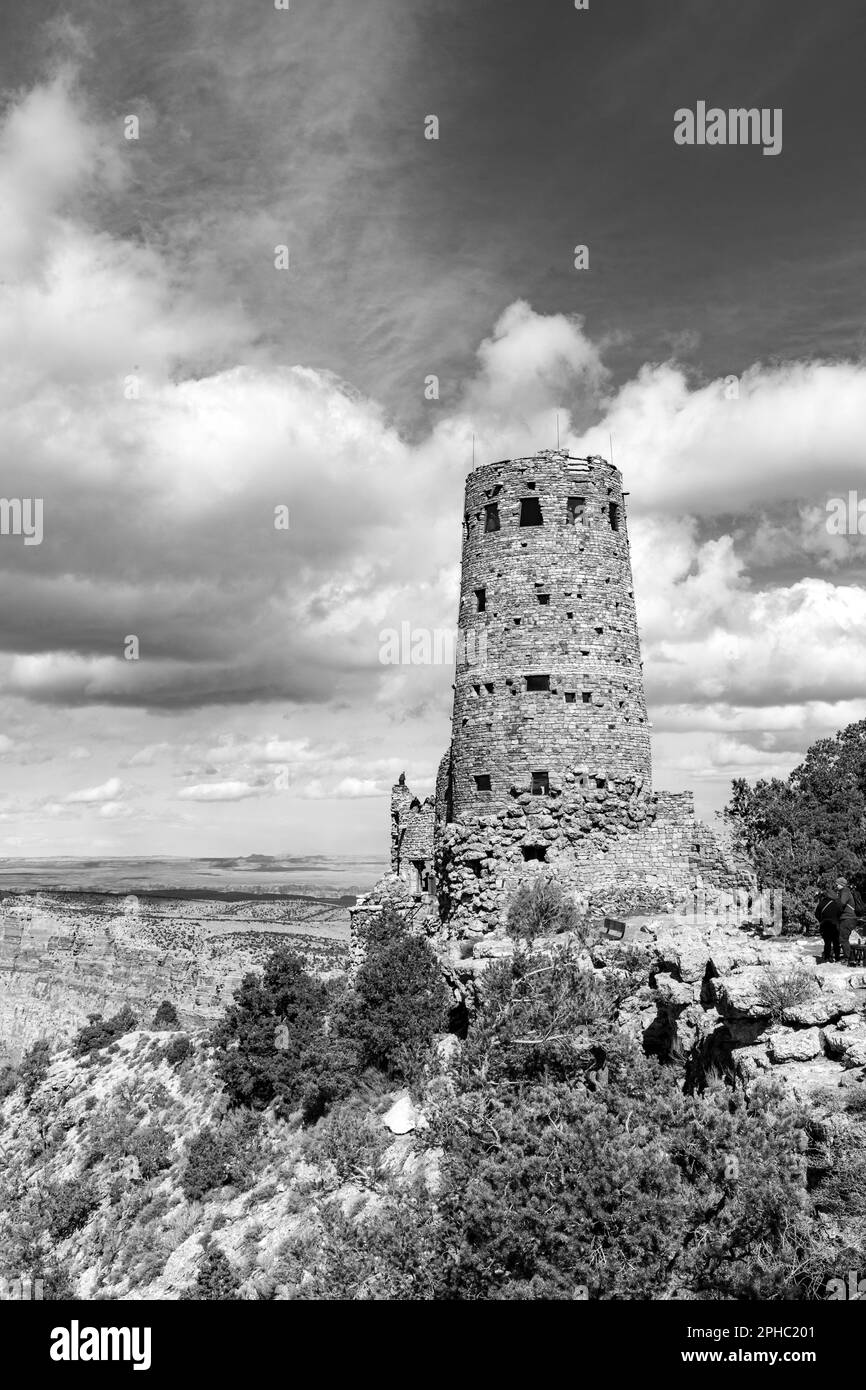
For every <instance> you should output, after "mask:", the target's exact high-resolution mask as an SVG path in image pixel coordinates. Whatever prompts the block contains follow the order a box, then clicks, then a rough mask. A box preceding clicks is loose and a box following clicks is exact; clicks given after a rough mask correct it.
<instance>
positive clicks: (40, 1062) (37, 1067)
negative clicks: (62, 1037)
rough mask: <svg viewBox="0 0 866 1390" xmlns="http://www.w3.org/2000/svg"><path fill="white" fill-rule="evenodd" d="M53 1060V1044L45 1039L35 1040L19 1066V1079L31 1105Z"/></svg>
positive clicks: (23, 1093) (26, 1099)
mask: <svg viewBox="0 0 866 1390" xmlns="http://www.w3.org/2000/svg"><path fill="white" fill-rule="evenodd" d="M50 1062H51V1045H50V1043H48V1042H46V1041H45V1040H44V1039H40V1040H39V1041H38V1042H35V1043H34V1044H33V1046H32V1047H31V1048H30V1049H29V1050H28V1051H27V1052H25V1054H24V1056H23V1057H22V1059H21V1065H20V1066H19V1068H18V1081H19V1083H20V1086H21V1092H22V1095H23V1096H24V1099H25V1101H26V1102H27V1104H28V1105H29V1104H30V1102H31V1100H32V1099H33V1096H34V1094H35V1092H36V1090H37V1087H39V1086H40V1085H41V1084H42V1082H43V1081H44V1080H45V1077H46V1076H47V1074H48V1067H49V1065H50Z"/></svg>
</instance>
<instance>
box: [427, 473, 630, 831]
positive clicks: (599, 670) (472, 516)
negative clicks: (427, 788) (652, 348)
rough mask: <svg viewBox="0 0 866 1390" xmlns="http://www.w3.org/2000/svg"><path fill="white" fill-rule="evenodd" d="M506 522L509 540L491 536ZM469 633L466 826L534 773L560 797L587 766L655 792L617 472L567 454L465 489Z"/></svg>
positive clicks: (464, 714) (455, 748) (461, 738)
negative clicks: (572, 774) (569, 776)
mask: <svg viewBox="0 0 866 1390" xmlns="http://www.w3.org/2000/svg"><path fill="white" fill-rule="evenodd" d="M492 508H495V517H494V520H489V519H488V518H489V517H491V516H493V514H492V513H491V509H492ZM539 517H540V519H541V520H540V524H521V518H523V521H524V523H529V522H537V521H538V518H539ZM494 521H495V522H498V528H499V529H492V530H491V529H487V528H488V527H490V526H491V525H492V524H494ZM458 625H459V629H460V636H461V640H460V642H458V664H457V672H456V680H455V689H454V713H453V728H452V756H453V771H452V795H453V815H454V816H455V817H459V816H460V815H461V814H464V813H470V814H477V815H483V814H485V813H487V812H495V811H502V810H505V809H506V808H507V807H508V805H509V804H510V799H511V797H512V796H513V795H514V794H515V792H516V793H518V794H519V793H521V792H523V791H528V790H529V789H530V786H531V779H532V774H533V773H534V772H543V773H546V774H547V775H548V777H549V778H550V780H551V783H553V782H554V781H557V782H559V783H560V784H561V783H562V781H563V779H564V778H565V775H566V773H567V772H569V771H570V770H571V769H572V768H574V766H575V765H576V764H581V765H583V766H584V767H585V769H586V773H587V776H588V777H589V778H591V779H622V778H624V777H628V778H631V779H634V780H642V781H643V782H644V783H645V784H646V785H647V786H648V785H649V782H650V776H651V765H650V739H649V727H648V724H647V714H646V704H645V699H644V692H643V679H642V675H641V660H640V644H639V639H638V630H637V619H636V615H635V604H634V592H633V587H632V578H631V565H630V561H629V550H628V534H627V529H626V516H625V505H624V499H623V492H622V482H621V478H620V475H619V472H618V471H617V469H615V468H613V467H612V466H611V465H610V464H608V463H606V462H605V461H604V460H603V459H593V460H591V461H589V462H585V461H581V460H575V459H570V458H569V456H568V454H567V453H566V452H560V451H550V452H544V453H540V454H537V455H535V456H534V457H531V458H523V459H515V460H511V461H506V462H502V463H493V464H486V465H484V466H482V467H480V468H477V469H476V470H475V471H474V472H473V473H472V474H471V475H470V477H469V479H468V480H467V483H466V504H465V514H464V525H463V560H462V578H461V591H460V611H459V619H458ZM545 678H546V679H545ZM533 685H546V686H547V687H549V688H545V689H533V688H532V686H533ZM479 777H480V778H482V779H486V778H489V789H487V782H486V781H483V780H482V782H481V783H480V784H479V783H478V782H477V780H476V779H478V778H479Z"/></svg>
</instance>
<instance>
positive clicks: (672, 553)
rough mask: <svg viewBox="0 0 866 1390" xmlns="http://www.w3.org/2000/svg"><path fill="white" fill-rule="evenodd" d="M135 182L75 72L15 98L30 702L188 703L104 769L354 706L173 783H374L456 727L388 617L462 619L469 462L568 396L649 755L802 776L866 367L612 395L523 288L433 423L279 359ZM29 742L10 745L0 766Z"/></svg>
mask: <svg viewBox="0 0 866 1390" xmlns="http://www.w3.org/2000/svg"><path fill="white" fill-rule="evenodd" d="M109 137H110V138H109ZM129 176H130V175H129V170H128V167H127V165H126V164H124V162H123V161H122V160H121V159H120V157H119V155H118V153H117V132H116V131H114V132H113V133H111V132H107V131H106V128H105V127H104V126H103V125H101V124H100V123H99V122H98V121H97V120H96V119H95V118H94V116H93V115H92V113H91V112H89V110H88V108H87V106H86V103H85V102H84V100H83V98H82V96H81V94H80V93H79V92H78V91H77V89H76V85H75V82H74V80H73V78H72V77H71V76H70V74H69V73H60V74H59V75H57V76H55V77H54V78H53V79H52V80H51V81H50V82H47V83H45V84H44V85H43V86H41V87H38V88H36V89H35V90H34V91H33V92H31V93H30V94H27V95H25V96H23V97H22V98H21V99H20V100H19V101H18V102H16V103H13V104H12V105H11V106H10V107H9V108H8V110H7V112H6V115H5V118H4V122H3V124H2V127H0V192H2V194H3V198H4V206H5V208H6V212H7V214H8V215H7V219H6V222H5V224H4V229H3V231H2V233H0V269H2V272H3V273H2V274H0V281H2V283H0V448H2V450H3V455H4V459H5V460H7V461H8V469H7V471H6V473H5V475H4V491H5V492H6V494H7V495H10V496H15V495H18V496H22V497H26V496H33V495H39V496H41V497H42V498H43V499H44V508H45V510H44V540H43V543H42V544H41V545H40V546H39V547H28V548H26V549H25V548H24V547H23V546H21V545H17V544H16V538H15V537H8V538H6V539H5V540H4V544H3V547H2V550H0V571H2V574H3V578H4V580H5V581H6V583H7V584H8V585H9V586H10V587H12V588H14V591H15V594H16V602H15V604H14V605H11V604H7V605H4V606H3V608H2V610H0V697H2V698H4V699H5V700H6V701H8V702H9V705H10V707H11V708H19V707H23V708H27V709H39V708H40V707H43V712H44V714H45V718H46V719H48V718H51V717H52V710H53V709H55V708H62V709H64V710H67V711H70V712H73V713H75V714H76V715H78V714H81V715H82V717H83V716H85V715H86V714H87V713H88V712H89V711H91V710H92V709H95V710H96V714H95V715H94V716H93V717H94V720H95V721H96V722H95V723H94V724H93V725H90V726H88V725H87V724H82V725H81V727H80V728H79V729H77V732H76V734H75V737H76V738H84V739H86V740H87V743H86V744H82V745H79V748H87V747H89V746H90V743H91V742H92V740H93V739H94V738H95V737H98V734H99V723H98V721H99V719H100V718H101V715H100V711H103V710H105V709H106V708H110V709H111V710H112V712H113V714H114V715H115V716H116V717H117V718H118V719H121V718H122V717H125V716H126V715H135V716H137V717H138V716H139V715H140V716H141V718H142V719H143V718H144V715H143V714H142V713H141V712H147V714H148V716H150V715H151V714H152V715H154V716H158V718H159V719H164V720H172V719H176V720H177V721H178V722H177V724H176V725H172V732H171V734H170V735H169V736H166V737H162V736H161V735H162V730H156V729H154V728H152V727H151V724H152V723H154V722H155V720H152V721H151V724H149V725H148V735H147V736H146V737H145V736H143V735H142V736H137V735H136V734H135V727H134V726H133V725H132V724H126V723H124V724H123V728H124V730H125V731H128V732H130V733H131V742H130V743H129V744H128V745H127V746H126V747H125V748H124V749H123V751H122V755H120V754H119V755H118V758H117V761H115V762H114V763H113V764H112V766H113V767H116V766H118V765H119V766H128V767H137V768H141V769H143V770H144V772H145V773H146V772H147V770H148V769H153V768H155V767H156V765H157V764H158V762H159V761H160V759H162V758H163V757H165V759H166V761H169V760H171V759H172V758H174V757H175V756H176V754H177V752H178V750H179V749H184V750H185V749H187V748H188V747H189V746H190V742H191V740H190V733H189V729H188V727H186V726H184V724H183V720H184V718H185V716H186V715H187V713H190V714H192V715H194V714H196V713H197V712H200V711H201V710H202V709H211V708H213V707H215V706H223V707H225V708H226V709H239V710H242V711H243V710H244V709H248V710H250V711H253V710H255V711H256V714H257V715H261V712H262V710H265V711H267V710H269V709H271V708H273V707H275V706H292V705H294V706H298V707H302V708H303V710H304V712H305V715H307V716H310V712H311V711H314V710H315V709H317V708H319V709H321V710H322V711H323V712H324V713H323V716H322V717H323V719H325V718H327V717H328V712H332V711H334V710H337V709H339V710H341V711H342V719H343V721H344V722H343V724H342V729H343V730H344V731H345V730H346V729H349V730H350V731H351V733H352V735H353V736H354V735H355V733H356V730H357V731H358V737H357V739H356V741H355V743H354V744H352V743H348V744H347V743H346V742H342V743H341V742H338V741H337V740H336V739H334V740H331V741H329V740H327V739H326V738H322V739H320V740H317V739H315V738H312V739H311V738H307V737H301V736H298V737H296V736H294V735H292V736H289V737H287V736H285V735H284V734H283V733H281V732H272V733H270V734H267V733H264V732H258V731H256V732H251V733H250V734H249V735H248V736H244V735H241V734H236V733H233V734H232V735H231V736H230V737H229V738H228V739H227V740H226V741H224V742H222V743H214V742H213V741H212V740H208V741H207V743H206V746H203V743H204V741H202V740H198V742H197V746H196V747H195V748H194V750H193V752H192V753H191V754H190V755H189V759H188V761H186V762H183V763H180V764H179V766H183V767H186V768H188V769H192V770H191V771H190V772H188V774H185V775H188V776H191V777H192V778H193V779H194V780H193V781H192V782H191V784H190V785H187V786H184V787H183V788H181V789H180V790H178V791H177V792H176V793H175V797H176V799H177V800H179V801H200V802H208V801H210V802H219V801H239V800H250V801H252V800H254V799H257V798H262V797H265V796H268V795H273V794H276V793H277V792H281V791H287V792H288V793H290V794H291V796H293V797H297V798H299V799H307V800H317V799H327V798H333V799H336V800H347V801H348V800H354V799H364V798H368V797H376V796H381V795H383V794H384V792H385V791H386V789H387V787H388V786H389V785H390V783H391V781H393V780H394V778H395V777H396V775H397V773H398V772H399V771H400V770H402V765H403V762H404V759H403V757H402V756H401V755H400V752H399V751H397V752H396V753H395V755H394V756H393V757H392V756H390V751H391V750H390V747H383V743H384V741H385V740H386V739H389V738H391V739H393V730H394V727H395V726H397V725H398V724H400V723H401V721H405V723H406V724H407V725H411V727H412V730H415V729H417V728H419V727H420V726H421V724H422V723H423V722H424V721H427V720H429V719H431V718H432V717H433V715H434V714H435V717H436V718H439V719H441V722H442V727H443V730H444V727H445V721H446V720H447V711H448V699H449V684H450V679H451V674H450V672H449V671H448V670H447V669H446V668H444V667H443V668H441V669H435V668H388V667H383V665H382V664H381V662H380V660H379V646H380V642H379V632H380V631H381V630H382V628H383V627H387V626H394V627H399V624H400V623H401V622H402V621H404V620H408V621H409V622H410V623H411V624H412V625H413V626H414V627H426V628H428V629H430V630H435V629H437V628H440V629H449V628H450V627H451V626H452V625H453V623H454V621H455V616H456V599H457V584H458V576H459V534H460V526H459V523H460V511H461V500H462V499H461V492H462V484H463V477H464V475H465V473H466V471H467V469H468V467H469V465H470V460H471V449H472V438H473V435H474V436H475V438H476V449H477V457H478V459H479V460H483V459H486V458H491V457H493V458H498V457H505V456H506V455H508V454H513V453H527V452H531V451H533V450H534V449H536V448H538V447H539V445H540V444H542V443H545V442H552V430H553V412H554V411H555V410H558V411H559V413H560V425H561V433H562V438H563V441H564V443H567V444H568V445H569V446H570V447H571V449H572V451H573V452H575V453H579V454H586V453H590V452H592V453H595V452H598V453H602V454H605V455H607V453H608V451H609V444H608V440H609V436H610V435H612V436H613V440H614V446H615V460H616V462H617V464H618V465H619V466H620V467H621V468H622V470H623V473H624V477H625V483H626V487H627V488H628V489H629V490H630V498H629V513H630V533H631V540H632V551H633V565H634V570H635V588H636V593H637V602H638V615H639V619H640V622H641V625H642V635H643V641H644V658H645V675H646V681H647V689H648V694H649V698H650V702H651V706H652V713H653V715H654V718H655V721H656V725H657V728H658V730H659V733H660V735H661V741H660V751H661V759H659V757H658V755H657V763H659V762H661V765H662V766H663V767H664V768H666V769H667V768H669V769H670V770H671V771H672V772H676V771H677V770H679V771H680V772H682V773H684V774H685V773H686V772H687V771H689V769H691V771H692V772H694V773H695V775H696V776H704V775H717V776H719V777H722V776H723V775H728V774H729V773H730V772H731V769H733V768H735V767H738V766H743V767H745V766H752V765H754V766H756V767H757V766H763V767H780V768H781V767H784V766H785V765H786V759H787V760H788V761H789V762H790V761H793V760H794V757H795V753H796V749H797V747H798V746H802V743H803V740H804V739H806V738H808V737H811V736H813V735H817V734H818V733H820V732H828V731H830V730H831V729H832V728H833V727H836V725H837V724H838V723H841V722H844V719H843V717H842V716H843V714H845V713H848V712H850V711H851V710H854V709H857V708H859V706H858V704H857V701H858V696H859V692H861V691H862V690H864V689H866V643H864V642H863V633H864V623H866V590H864V587H863V584H862V577H861V574H860V569H859V567H862V556H861V553H860V549H859V547H860V540H861V538H859V537H857V536H854V537H850V536H845V537H834V536H830V535H829V534H828V532H827V529H826V525H825V519H826V508H825V503H826V499H827V497H828V496H833V495H844V494H845V493H846V492H847V490H848V489H849V488H850V487H854V488H856V486H857V485H858V482H859V478H860V475H861V473H862V439H863V437H864V430H866V367H864V364H863V363H862V362H822V361H808V362H793V363H785V364H781V365H779V364H774V365H772V366H763V365H761V364H756V365H755V366H753V367H752V368H751V369H750V370H749V371H748V372H746V373H744V374H743V376H742V377H741V378H740V379H739V381H738V382H737V383H736V390H735V391H732V390H731V383H730V382H727V383H726V382H725V381H721V380H717V381H705V380H701V379H698V378H697V377H695V376H694V375H691V374H689V373H688V372H687V371H686V370H685V369H684V368H682V367H681V366H679V365H677V364H676V363H673V362H662V363H656V364H651V365H647V366H645V367H644V368H643V370H641V371H640V372H639V373H638V374H637V375H636V376H635V377H634V379H633V380H629V381H625V382H624V383H620V384H614V382H613V380H612V377H611V374H610V372H609V370H608V368H607V366H606V364H605V360H604V356H605V354H604V347H603V345H601V344H599V343H597V342H594V341H593V340H592V339H591V338H590V337H589V336H588V334H587V333H586V331H585V327H584V324H583V322H582V321H581V320H580V318H578V317H574V316H568V315H564V314H539V313H536V312H535V311H534V310H533V309H532V307H531V306H530V305H529V304H528V303H526V302H525V301H522V300H520V301H517V302H515V303H512V304H511V305H510V306H508V307H507V308H506V309H505V310H504V312H503V313H502V314H501V316H500V318H499V319H498V321H497V322H496V323H495V324H493V325H492V326H491V328H490V331H489V333H488V335H487V336H486V337H485V338H484V339H483V341H482V342H481V343H480V345H479V347H478V351H477V360H476V366H475V371H474V373H473V374H472V375H471V376H470V378H469V379H468V380H467V382H466V384H465V386H464V388H463V391H462V395H452V398H451V400H450V402H449V403H448V404H447V405H446V404H444V403H443V404H442V406H441V407H440V409H439V411H438V412H437V415H436V424H435V425H434V426H433V427H432V428H431V429H430V430H429V432H428V433H427V434H426V435H425V436H424V437H422V438H421V439H419V440H416V441H412V442H410V441H408V440H407V439H405V438H403V437H401V435H400V434H399V433H398V431H397V430H396V429H395V427H394V426H393V424H392V423H391V422H390V421H389V418H388V416H387V413H386V411H385V409H384V407H383V406H382V404H381V403H379V402H377V401H375V400H371V399H369V398H367V397H365V396H364V395H363V394H361V393H360V392H358V391H357V390H355V389H354V388H353V387H352V386H351V384H348V383H345V382H343V381H341V380H339V379H338V378H337V377H336V376H334V375H333V374H332V373H330V372H328V371H326V370H324V369H322V368H321V367H320V368H317V369H313V368H311V367H310V366H306V365H299V364H295V363H291V362H282V361H279V360H275V359H274V358H273V357H270V358H269V357H268V356H267V355H266V354H264V353H263V352H262V351H261V345H260V343H259V342H258V339H257V326H256V325H255V324H254V323H253V322H250V321H249V320H248V318H247V315H246V312H245V311H244V309H242V308H241V307H239V305H237V304H236V303H234V302H233V300H232V297H231V296H230V295H226V296H224V297H223V300H222V302H217V301H216V300H215V299H214V297H213V296H207V295H202V294H199V293H198V292H197V287H196V285H195V283H194V277H190V275H189V274H186V275H185V274H184V273H183V272H184V270H185V269H186V270H187V271H188V269H189V267H188V266H185V265H184V264H183V263H182V262H180V261H179V260H178V259H177V256H176V254H175V252H173V251H172V250H170V249H167V247H166V245H164V244H159V243H157V242H154V243H153V244H148V242H146V241H145V240H144V239H139V238H134V237H129V236H121V235H117V234H112V233H111V232H110V231H107V230H106V229H105V226H104V225H101V224H100V223H99V220H98V218H97V217H96V215H95V213H94V208H95V207H97V208H98V205H99V198H100V197H101V198H103V199H110V198H111V197H112V196H114V194H115V193H116V192H117V190H118V189H119V188H121V187H122V186H123V183H124V180H126V179H128V178H129ZM95 195H98V197H96V201H95V202H94V198H95ZM263 234H264V231H263ZM281 507H287V508H288V515H289V526H288V529H281V528H278V527H276V526H275V525H274V521H275V514H276V509H279V508H281ZM130 636H134V637H135V638H136V639H137V643H138V647H139V653H138V659H137V660H127V659H126V656H125V646H126V644H127V643H128V641H129V638H130ZM44 707H48V708H47V710H46V709H44ZM407 711H410V712H413V714H412V717H411V718H410V717H409V716H408V715H407ZM803 711H807V715H806V716H804V715H803ZM263 717H264V718H266V719H268V720H269V716H268V715H267V714H265V715H264V716H263ZM310 717H311V716H310ZM762 734H772V738H773V739H774V740H775V742H771V743H765V744H763V745H762V744H761V743H760V737H761V735H762ZM400 737H401V739H402V740H404V743H403V746H409V747H412V746H413V745H414V734H411V735H410V738H411V741H410V739H409V738H406V735H405V733H404V734H401V735H400ZM31 746H35V741H33V743H31ZM129 748H133V749H136V750H137V751H134V752H130V751H129ZM15 751H16V750H15V749H13V747H12V740H11V738H10V737H9V736H7V735H4V736H2V738H0V755H3V756H4V759H6V758H7V756H8V757H11V756H12V755H13V753H14V752H15ZM383 754H384V755H383ZM80 756H83V754H82V753H81V752H80V751H75V750H73V752H72V753H70V754H69V758H70V759H73V758H76V757H80ZM209 766H210V767H213V768H214V769H215V770H216V771H215V773H214V774H210V773H208V772H207V771H206V768H207V767H209ZM108 770H109V769H108V768H107V767H106V768H105V769H104V771H106V772H107V771H108ZM282 770H285V774H284V775H285V781H286V785H285V786H282V787H281V786H279V785H278V784H277V783H276V781H275V779H276V777H277V775H278V772H282ZM431 771H432V768H431ZM102 772H103V769H102V768H101V769H100V772H99V773H97V774H96V775H102ZM211 776H213V780H210V778H211ZM89 802H93V803H95V804H98V805H102V807H103V808H104V809H103V810H102V811H101V812H100V814H103V815H104V816H105V817H106V818H107V819H112V818H117V819H122V818H125V817H126V816H127V815H128V814H129V808H128V803H127V801H126V800H125V799H124V796H123V788H122V784H121V783H120V780H119V779H118V778H116V777H111V778H110V779H109V780H107V781H106V782H104V783H103V784H102V785H101V786H95V787H92V788H88V789H85V790H84V791H75V790H73V791H71V792H70V793H69V794H67V795H63V794H61V793H58V794H57V795H55V796H53V797H52V799H51V806H52V807H54V808H55V809H54V810H51V811H49V812H48V814H52V815H57V814H62V813H63V808H64V807H69V806H70V805H74V804H79V803H80V804H85V805H86V804H87V803H89ZM57 808H59V809H57Z"/></svg>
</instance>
